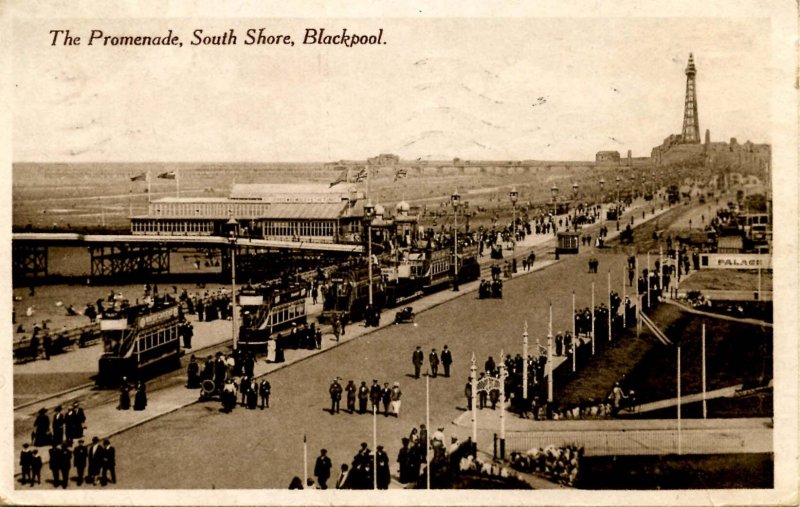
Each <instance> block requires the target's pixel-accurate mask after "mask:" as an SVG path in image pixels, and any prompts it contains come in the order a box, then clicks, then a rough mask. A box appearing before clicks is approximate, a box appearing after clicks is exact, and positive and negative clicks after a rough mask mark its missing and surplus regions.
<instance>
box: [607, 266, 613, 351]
mask: <svg viewBox="0 0 800 507" xmlns="http://www.w3.org/2000/svg"><path fill="white" fill-rule="evenodd" d="M613 318H614V316H613V314H612V313H611V270H610V269H609V270H608V341H611V320H612V319H613Z"/></svg>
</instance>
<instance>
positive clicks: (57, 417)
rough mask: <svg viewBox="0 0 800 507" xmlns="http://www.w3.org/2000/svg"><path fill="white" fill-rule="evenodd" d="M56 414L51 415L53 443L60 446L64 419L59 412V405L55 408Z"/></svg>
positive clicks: (62, 438)
mask: <svg viewBox="0 0 800 507" xmlns="http://www.w3.org/2000/svg"><path fill="white" fill-rule="evenodd" d="M55 411H56V413H55V414H53V443H54V444H61V442H63V441H64V426H65V424H66V418H65V417H64V414H63V413H62V412H61V405H58V406H57V407H56V408H55Z"/></svg>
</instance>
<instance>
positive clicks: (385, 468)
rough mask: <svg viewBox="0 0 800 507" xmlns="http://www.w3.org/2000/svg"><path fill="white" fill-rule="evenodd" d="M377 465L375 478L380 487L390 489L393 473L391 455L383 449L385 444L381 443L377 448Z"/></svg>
mask: <svg viewBox="0 0 800 507" xmlns="http://www.w3.org/2000/svg"><path fill="white" fill-rule="evenodd" d="M375 465H376V467H375V468H376V470H375V473H376V474H377V475H376V477H375V479H376V482H377V483H378V489H389V483H390V482H391V480H392V479H391V473H390V471H389V455H388V454H386V451H384V450H383V446H382V445H379V446H378V447H377V448H376V450H375Z"/></svg>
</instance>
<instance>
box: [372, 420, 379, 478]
mask: <svg viewBox="0 0 800 507" xmlns="http://www.w3.org/2000/svg"><path fill="white" fill-rule="evenodd" d="M372 448H373V449H374V451H373V452H372V489H378V470H377V467H378V406H377V405H373V406H372Z"/></svg>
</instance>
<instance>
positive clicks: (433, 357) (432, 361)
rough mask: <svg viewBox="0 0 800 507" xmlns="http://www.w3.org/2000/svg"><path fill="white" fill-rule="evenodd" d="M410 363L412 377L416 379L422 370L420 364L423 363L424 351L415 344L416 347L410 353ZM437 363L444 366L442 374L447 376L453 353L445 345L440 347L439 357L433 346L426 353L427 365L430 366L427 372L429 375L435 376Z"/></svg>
mask: <svg viewBox="0 0 800 507" xmlns="http://www.w3.org/2000/svg"><path fill="white" fill-rule="evenodd" d="M411 363H412V364H413V365H414V378H415V379H418V378H419V374H420V371H421V370H422V365H423V364H425V353H424V352H423V351H422V348H421V347H420V346H419V345H417V348H416V349H414V352H413V353H412V354H411ZM439 364H441V365H442V366H443V368H444V376H445V377H449V376H450V366H451V365H452V364H453V354H452V352H450V349H449V348H447V345H445V346H444V348H443V349H442V353H441V357H440V356H439V354H438V353H437V352H436V349H435V348H432V349H431V351H430V353H428V365H429V366H430V370H429V372H430V376H431V377H434V378H436V376H437V375H438V374H439Z"/></svg>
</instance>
